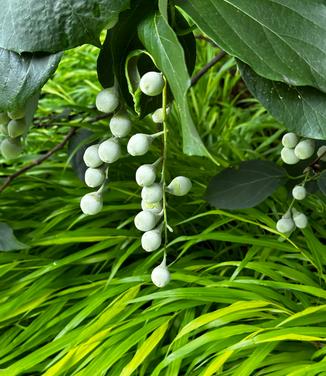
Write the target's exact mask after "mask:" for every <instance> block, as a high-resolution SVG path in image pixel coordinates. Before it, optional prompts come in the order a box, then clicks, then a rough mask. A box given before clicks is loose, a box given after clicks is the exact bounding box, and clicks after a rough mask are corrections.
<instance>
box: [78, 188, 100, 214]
mask: <svg viewBox="0 0 326 376" xmlns="http://www.w3.org/2000/svg"><path fill="white" fill-rule="evenodd" d="M102 207H103V200H102V196H101V194H99V193H97V192H92V193H87V194H86V195H85V196H83V197H82V199H81V200H80V208H81V210H82V212H83V213H84V214H87V215H94V214H97V213H99V212H100V211H101V210H102Z"/></svg>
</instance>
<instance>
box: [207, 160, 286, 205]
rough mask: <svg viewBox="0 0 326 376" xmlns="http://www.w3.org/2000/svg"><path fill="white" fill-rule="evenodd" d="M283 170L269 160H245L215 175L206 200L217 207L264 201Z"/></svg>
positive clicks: (281, 176)
mask: <svg viewBox="0 0 326 376" xmlns="http://www.w3.org/2000/svg"><path fill="white" fill-rule="evenodd" d="M284 176H285V171H284V170H283V169H282V168H280V167H278V166H276V165H275V164H274V163H273V162H270V161H256V160H254V161H246V162H242V163H241V164H240V166H239V167H238V168H227V169H225V170H223V171H221V172H220V173H219V174H218V175H216V176H215V177H214V178H213V179H212V181H211V182H210V184H209V185H208V188H207V193H206V200H207V201H208V202H209V203H210V204H211V205H213V206H215V207H217V208H220V209H229V210H230V209H244V208H251V207H253V206H256V205H258V204H259V203H261V202H262V201H264V200H265V199H266V198H267V197H268V196H270V195H271V194H272V193H273V192H274V191H275V189H276V188H277V187H278V186H279V185H280V183H281V182H282V180H283V178H284Z"/></svg>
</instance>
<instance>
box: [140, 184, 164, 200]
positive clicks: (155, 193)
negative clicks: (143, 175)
mask: <svg viewBox="0 0 326 376" xmlns="http://www.w3.org/2000/svg"><path fill="white" fill-rule="evenodd" d="M162 197H163V188H162V185H161V184H159V183H154V184H152V185H150V186H149V187H144V188H143V189H142V191H141V198H142V199H143V200H144V201H146V202H157V201H161V200H162Z"/></svg>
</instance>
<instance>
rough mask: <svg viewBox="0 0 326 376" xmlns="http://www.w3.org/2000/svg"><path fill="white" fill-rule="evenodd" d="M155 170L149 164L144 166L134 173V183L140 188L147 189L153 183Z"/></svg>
mask: <svg viewBox="0 0 326 376" xmlns="http://www.w3.org/2000/svg"><path fill="white" fill-rule="evenodd" d="M155 179H156V169H155V167H154V166H153V165H151V164H144V165H142V166H140V167H138V169H137V171H136V182H137V184H138V185H139V186H141V187H148V186H150V185H152V184H153V183H154V182H155Z"/></svg>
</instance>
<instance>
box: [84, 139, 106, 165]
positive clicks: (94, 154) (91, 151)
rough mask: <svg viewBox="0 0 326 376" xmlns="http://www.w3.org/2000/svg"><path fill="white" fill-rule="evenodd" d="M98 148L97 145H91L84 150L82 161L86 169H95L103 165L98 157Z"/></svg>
mask: <svg viewBox="0 0 326 376" xmlns="http://www.w3.org/2000/svg"><path fill="white" fill-rule="evenodd" d="M99 146H100V145H99V144H96V145H91V146H89V147H88V148H87V149H86V150H85V152H84V156H83V159H84V162H85V164H86V166H87V167H92V168H96V167H99V166H101V164H102V163H103V161H102V160H101V158H100V157H99V155H98V148H99Z"/></svg>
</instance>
